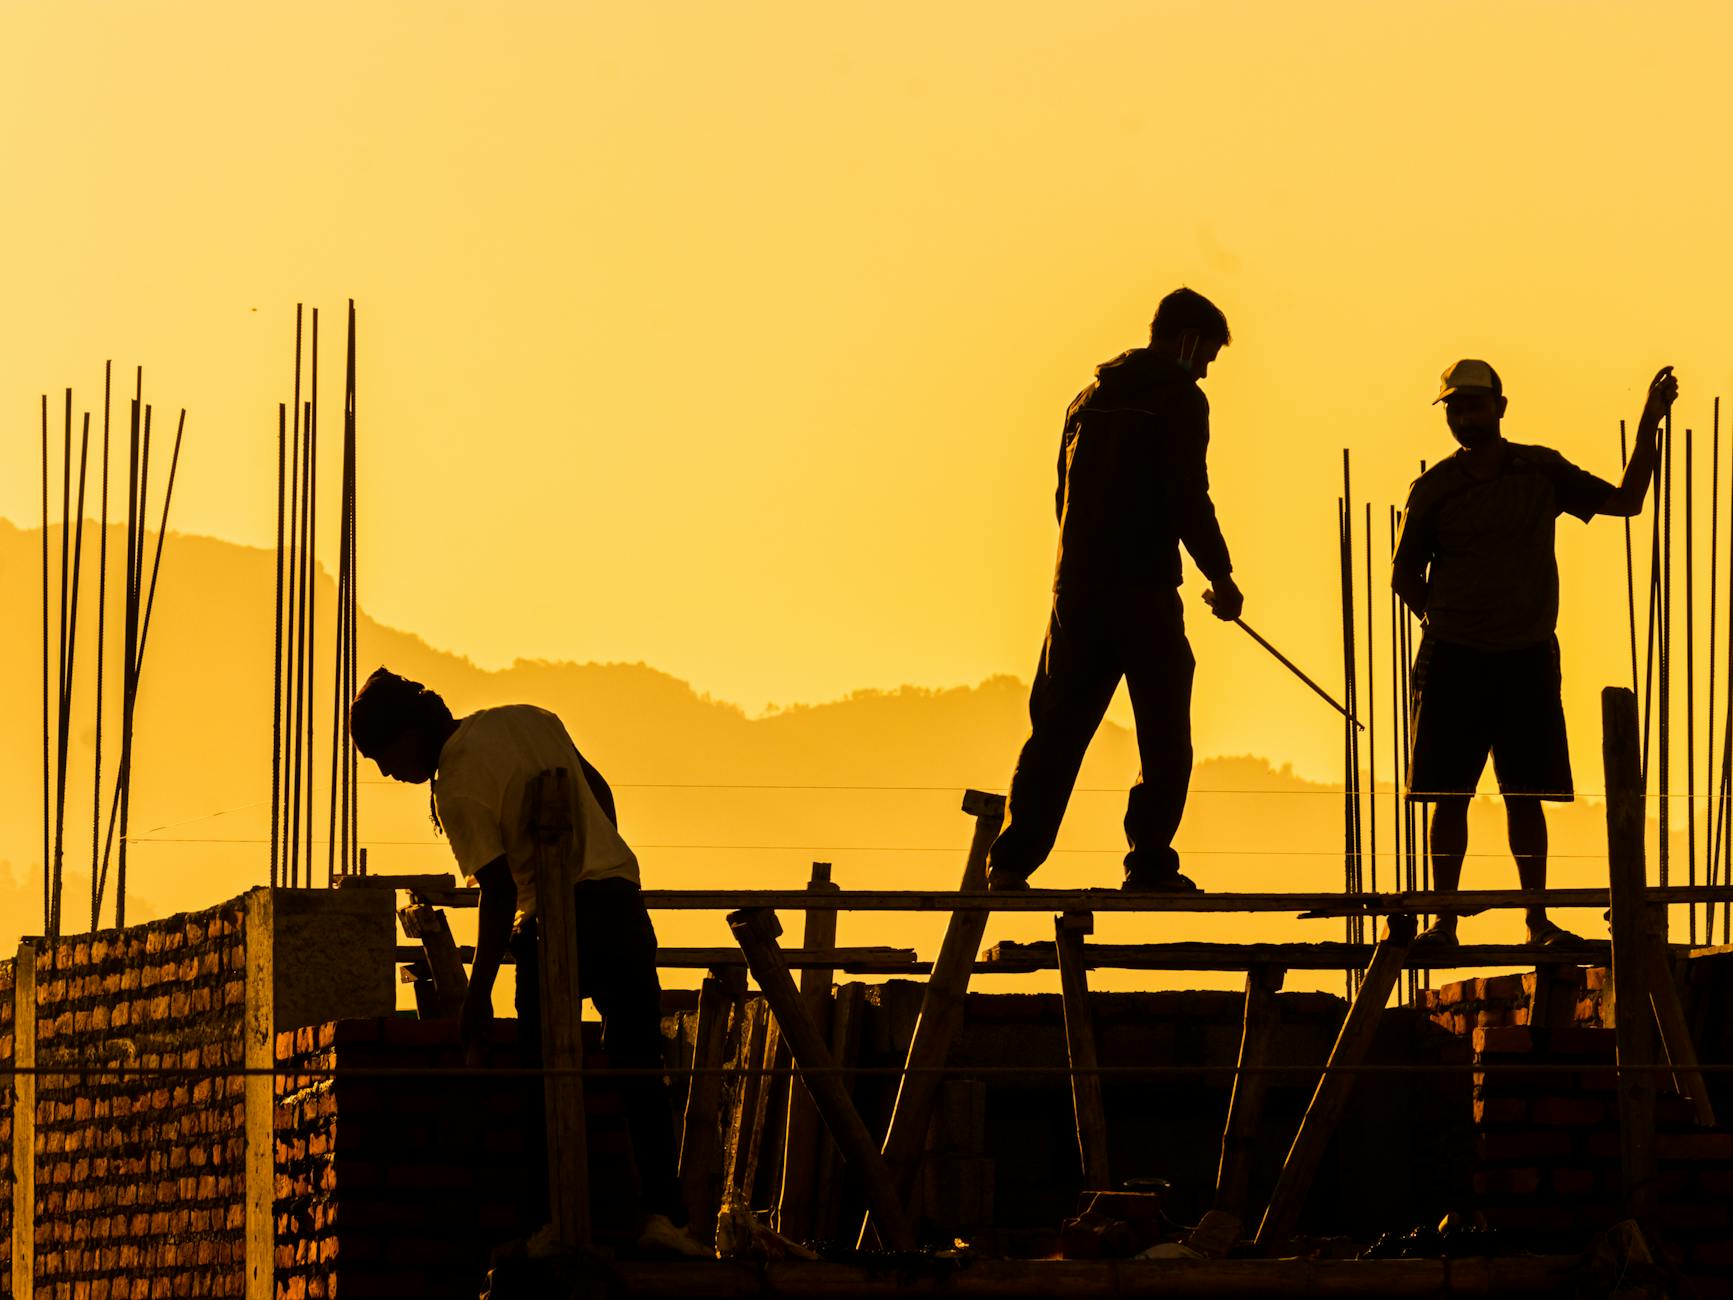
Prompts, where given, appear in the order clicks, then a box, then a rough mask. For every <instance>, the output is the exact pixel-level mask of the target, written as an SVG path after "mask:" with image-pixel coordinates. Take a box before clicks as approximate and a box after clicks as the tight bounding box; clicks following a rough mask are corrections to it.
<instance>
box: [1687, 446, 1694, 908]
mask: <svg viewBox="0 0 1733 1300" xmlns="http://www.w3.org/2000/svg"><path fill="white" fill-rule="evenodd" d="M1691 478H1692V457H1691V430H1690V428H1689V427H1687V428H1686V429H1685V883H1686V884H1690V885H1694V884H1696V883H1697V621H1696V605H1695V602H1694V600H1693V594H1694V588H1695V582H1694V580H1693V576H1692V575H1693V567H1692V559H1691V552H1692V541H1693V531H1692V519H1691ZM1690 937H1691V941H1692V942H1693V943H1694V942H1696V938H1697V913H1696V910H1695V909H1692V910H1691V912H1690Z"/></svg>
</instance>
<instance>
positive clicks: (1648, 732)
mask: <svg viewBox="0 0 1733 1300" xmlns="http://www.w3.org/2000/svg"><path fill="white" fill-rule="evenodd" d="M1659 447H1660V444H1659V443H1657V444H1656V457H1657V460H1656V464H1655V469H1654V475H1653V487H1654V493H1655V509H1654V516H1653V518H1652V520H1651V521H1650V525H1649V622H1648V632H1647V636H1646V638H1645V643H1644V647H1643V716H1642V726H1643V755H1642V767H1643V771H1642V777H1643V793H1644V795H1645V797H1646V796H1647V795H1648V794H1649V792H1650V784H1651V783H1650V780H1649V776H1650V764H1649V760H1650V757H1651V752H1650V751H1651V749H1652V742H1653V740H1654V735H1655V721H1656V719H1655V701H1654V693H1655V676H1656V671H1655V670H1656V663H1657V661H1658V660H1659V658H1660V647H1659V644H1658V634H1659V623H1660V604H1661V516H1662V515H1663V514H1665V513H1666V502H1665V499H1664V496H1663V486H1664V483H1665V479H1666V475H1665V474H1663V473H1662V472H1661V465H1660V462H1659V455H1660V451H1659Z"/></svg>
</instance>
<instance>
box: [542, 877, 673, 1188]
mask: <svg viewBox="0 0 1733 1300" xmlns="http://www.w3.org/2000/svg"><path fill="white" fill-rule="evenodd" d="M574 892H575V894H576V898H577V909H576V913H575V916H576V923H577V931H578V989H579V991H580V992H581V993H582V994H583V996H585V997H586V998H588V999H590V1001H592V1002H594V1003H595V1004H596V1010H597V1011H598V1012H600V1013H601V1017H602V1050H603V1051H604V1052H606V1053H607V1055H608V1061H609V1063H610V1064H612V1065H617V1066H620V1067H622V1068H653V1069H657V1070H660V1069H661V1068H662V1066H663V1062H662V986H661V984H660V982H659V981H658V980H657V978H656V931H655V930H654V929H653V928H652V927H651V925H650V914H649V912H647V911H645V910H644V899H643V896H642V895H641V894H640V893H639V892H638V886H637V885H635V884H633V883H632V882H631V881H629V880H591V881H584V882H581V883H580V884H578V885H577V886H576V887H575V890H574ZM511 952H512V956H513V958H514V959H515V960H516V962H517V1017H518V1042H519V1043H520V1045H521V1050H522V1052H523V1057H524V1060H525V1062H526V1063H528V1064H533V1065H540V1064H541V1060H542V1043H541V1037H542V1012H541V979H540V977H539V973H538V967H539V963H538V960H537V956H538V954H537V948H536V926H535V918H534V917H530V918H528V919H527V920H526V921H525V922H524V923H522V924H521V925H519V926H518V928H517V929H516V930H514V931H513V932H512V938H511ZM579 1010H580V1009H579V1008H577V1007H573V1008H572V1015H573V1016H576V1015H578V1014H579ZM620 1095H621V1100H622V1102H623V1103H624V1108H625V1112H626V1124H627V1126H628V1128H630V1130H631V1133H632V1152H633V1155H634V1156H635V1157H636V1159H637V1164H638V1177H639V1180H640V1182H641V1183H642V1189H641V1190H642V1194H643V1198H644V1211H645V1213H647V1214H666V1215H668V1216H669V1217H670V1218H672V1219H673V1220H674V1221H675V1222H680V1221H681V1220H683V1219H684V1218H685V1215H684V1214H683V1213H682V1212H681V1202H680V1192H679V1184H678V1180H677V1178H676V1176H675V1168H674V1165H675V1158H674V1117H673V1111H672V1109H671V1108H670V1107H669V1104H668V1089H667V1088H666V1086H664V1084H663V1082H662V1080H661V1078H659V1077H657V1076H654V1075H651V1076H644V1077H640V1078H635V1079H622V1080H621V1081H620ZM591 1195H592V1196H606V1195H607V1190H606V1189H593V1190H592V1191H591ZM545 1204H546V1203H545V1201H544V1202H543V1203H542V1205H543V1217H544V1218H545V1217H546V1210H545Z"/></svg>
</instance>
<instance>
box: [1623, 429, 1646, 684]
mask: <svg viewBox="0 0 1733 1300" xmlns="http://www.w3.org/2000/svg"><path fill="white" fill-rule="evenodd" d="M1630 459H1631V453H1630V450H1629V448H1628V446H1627V444H1626V438H1625V422H1624V421H1623V420H1620V421H1619V464H1620V465H1621V466H1623V465H1626V464H1629V462H1630ZM1623 522H1624V525H1625V613H1626V616H1627V621H1628V622H1629V624H1630V632H1631V694H1632V695H1637V694H1640V693H1641V689H1642V688H1641V684H1640V683H1639V682H1638V680H1637V574H1636V568H1635V566H1634V564H1633V563H1632V558H1631V517H1630V516H1629V515H1626V516H1625V518H1624V521H1623Z"/></svg>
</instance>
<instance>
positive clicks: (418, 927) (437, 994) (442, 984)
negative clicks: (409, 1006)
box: [397, 903, 469, 1020]
mask: <svg viewBox="0 0 1733 1300" xmlns="http://www.w3.org/2000/svg"><path fill="white" fill-rule="evenodd" d="M397 920H398V923H399V924H400V925H401V926H402V927H403V933H404V934H405V935H407V936H408V937H409V938H411V939H419V940H421V946H422V949H423V951H424V952H425V953H426V957H427V970H428V973H429V974H430V975H431V976H432V978H433V998H432V1002H433V1005H434V1007H435V1009H436V1010H435V1014H436V1015H437V1017H438V1018H439V1019H441V1020H455V1019H456V1018H457V1015H458V1013H459V1012H460V1011H462V1010H463V995H464V994H465V993H466V992H468V990H469V976H468V975H467V974H465V973H464V969H463V958H462V957H461V956H460V955H459V954H458V951H457V944H456V943H455V942H454V941H453V940H452V937H451V925H450V924H449V923H448V922H447V921H446V919H445V913H444V912H442V911H441V910H440V909H439V908H437V907H433V906H431V905H429V904H427V903H411V904H410V905H409V906H408V907H405V908H400V909H399V910H398V913H397ZM416 991H417V993H418V994H419V993H420V989H419V988H417V990H416ZM416 1012H417V1014H419V1015H422V1016H423V1018H426V1017H425V1013H423V1012H422V1009H421V1003H420V1000H419V998H418V999H417V1002H416Z"/></svg>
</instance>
